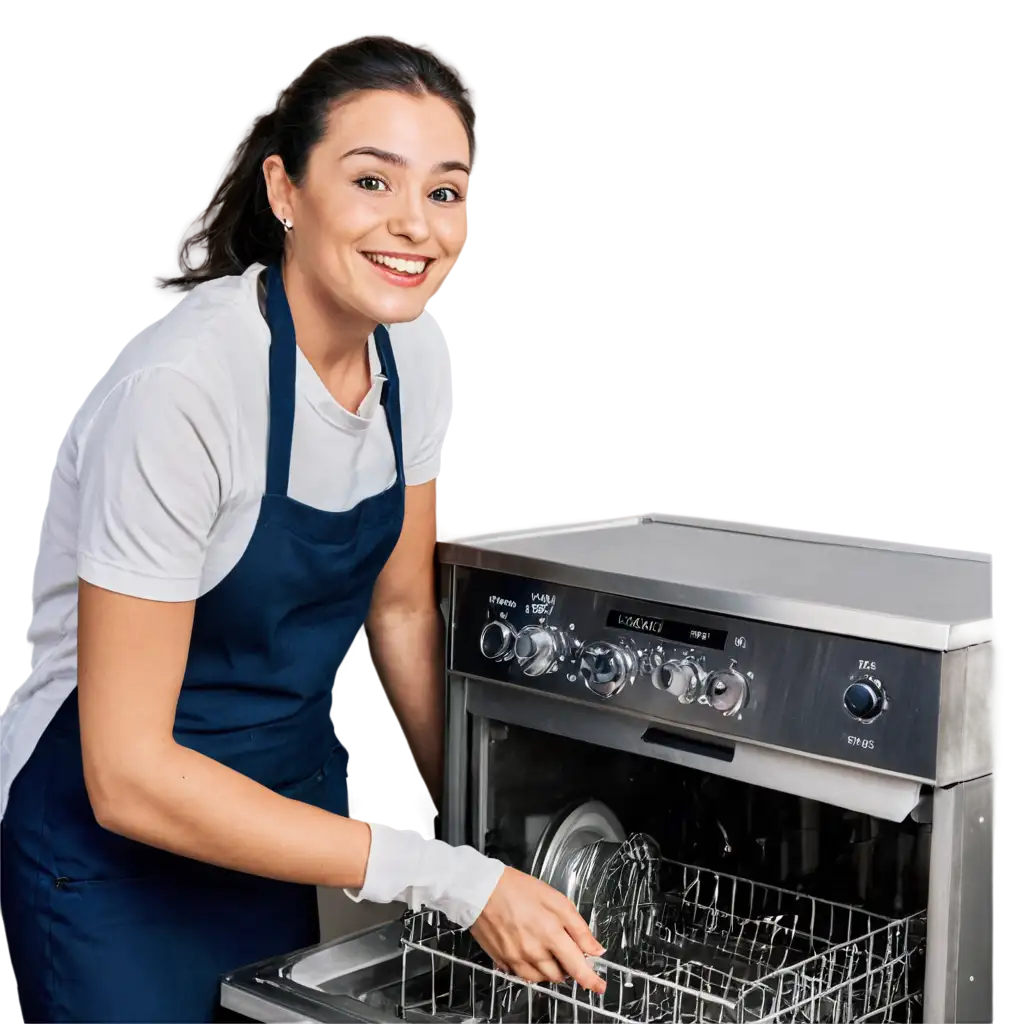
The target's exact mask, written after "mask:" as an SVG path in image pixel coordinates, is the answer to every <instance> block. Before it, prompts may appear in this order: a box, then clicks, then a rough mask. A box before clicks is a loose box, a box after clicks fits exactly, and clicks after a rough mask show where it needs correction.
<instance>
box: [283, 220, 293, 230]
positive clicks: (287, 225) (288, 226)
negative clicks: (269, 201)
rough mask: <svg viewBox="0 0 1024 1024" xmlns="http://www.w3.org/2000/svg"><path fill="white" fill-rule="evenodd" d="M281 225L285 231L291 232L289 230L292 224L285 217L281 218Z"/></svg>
mask: <svg viewBox="0 0 1024 1024" xmlns="http://www.w3.org/2000/svg"><path fill="white" fill-rule="evenodd" d="M281 223H282V224H283V225H284V229H285V231H291V229H292V222H291V221H290V220H289V219H288V218H287V217H282V218H281Z"/></svg>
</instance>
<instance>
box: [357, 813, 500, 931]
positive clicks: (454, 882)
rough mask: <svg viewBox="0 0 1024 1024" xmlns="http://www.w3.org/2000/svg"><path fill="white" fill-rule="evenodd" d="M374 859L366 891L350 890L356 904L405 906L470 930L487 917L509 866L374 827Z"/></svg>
mask: <svg viewBox="0 0 1024 1024" xmlns="http://www.w3.org/2000/svg"><path fill="white" fill-rule="evenodd" d="M370 834H371V838H370V856H369V859H368V860H367V863H366V878H365V881H364V883H363V887H362V889H360V890H359V892H353V891H352V890H350V889H346V890H345V893H346V895H348V896H349V898H350V899H353V900H355V901H357V902H359V901H361V900H368V901H369V902H371V903H392V902H396V901H397V902H400V903H405V904H406V905H407V906H408V907H409V908H410V909H412V910H420V909H422V908H424V907H426V908H427V909H429V910H437V911H440V912H441V913H442V914H444V915H445V917H447V918H448V920H449V921H451V922H452V923H453V924H454V925H456V926H458V927H460V928H470V927H472V926H473V924H475V923H476V920H477V918H478V917H479V916H480V914H481V913H482V912H483V909H484V907H485V906H486V905H487V901H488V900H489V899H490V898H491V893H493V892H494V889H495V887H496V886H497V884H498V882H499V881H500V879H501V876H502V874H503V872H504V870H505V865H504V864H502V863H501V861H499V860H494V859H493V858H491V857H485V856H484V855H483V854H481V853H478V852H477V851H476V850H474V849H473V848H472V847H471V846H458V847H455V846H449V845H448V844H447V843H442V842H441V841H440V840H437V839H424V838H423V836H421V835H420V834H419V833H418V832H411V831H398V830H396V829H393V828H388V827H387V826H386V825H370Z"/></svg>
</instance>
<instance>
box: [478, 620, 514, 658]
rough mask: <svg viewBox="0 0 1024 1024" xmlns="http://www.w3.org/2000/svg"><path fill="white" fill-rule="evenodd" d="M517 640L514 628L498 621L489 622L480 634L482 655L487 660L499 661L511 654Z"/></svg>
mask: <svg viewBox="0 0 1024 1024" xmlns="http://www.w3.org/2000/svg"><path fill="white" fill-rule="evenodd" d="M515 640H516V634H515V632H514V631H513V629H512V627H511V626H510V625H509V624H508V623H507V622H501V621H499V620H497V619H496V620H494V621H493V622H488V623H487V625H486V626H484V628H483V630H482V631H481V633H480V653H481V654H482V655H483V656H484V657H485V658H490V659H491V660H492V661H497V660H498V659H499V658H504V657H506V656H507V655H508V654H509V653H510V652H511V650H512V645H513V644H514V643H515Z"/></svg>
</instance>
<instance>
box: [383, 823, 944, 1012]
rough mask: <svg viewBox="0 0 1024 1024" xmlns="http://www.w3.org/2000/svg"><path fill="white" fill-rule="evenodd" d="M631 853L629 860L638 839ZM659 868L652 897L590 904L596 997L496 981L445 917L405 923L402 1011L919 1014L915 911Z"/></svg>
mask: <svg viewBox="0 0 1024 1024" xmlns="http://www.w3.org/2000/svg"><path fill="white" fill-rule="evenodd" d="M630 844H633V845H632V849H633V851H634V853H635V851H636V849H637V846H636V843H635V838H634V839H633V840H630V843H629V844H626V847H629V846H630ZM632 859H633V862H634V865H635V863H636V861H637V859H638V858H637V857H635V856H634V857H633V858H632ZM641 859H642V858H641ZM646 866H647V867H649V864H647V865H646ZM658 871H659V874H660V878H659V885H658V888H657V890H656V891H655V890H654V888H652V887H651V886H649V885H646V886H645V885H641V886H637V885H635V884H633V885H625V886H623V885H622V884H619V885H618V886H613V887H612V888H613V889H614V890H615V891H616V892H617V893H618V896H619V897H620V899H618V901H616V900H615V899H612V900H608V901H606V902H605V903H603V904H595V909H594V912H593V917H592V918H591V926H592V929H593V930H594V933H595V935H596V936H597V937H598V939H599V941H601V943H602V945H604V946H605V947H606V952H605V954H604V956H603V957H598V958H592V959H591V963H592V966H593V967H594V969H595V971H596V972H597V973H598V974H599V975H601V976H602V977H603V978H604V979H605V981H606V983H607V989H606V991H605V993H604V994H603V995H602V996H597V995H594V994H593V993H590V992H587V991H586V990H584V989H582V988H581V987H580V986H578V985H577V984H576V983H575V982H572V981H567V982H564V983H562V984H552V983H538V984H534V983H530V982H526V981H523V980H521V979H519V978H516V977H514V976H511V975H508V974H505V973H503V972H501V971H499V970H497V969H495V968H494V966H493V965H492V964H491V961H490V959H489V958H488V957H487V955H486V954H485V953H484V952H483V951H482V950H481V949H480V947H479V946H477V945H476V943H475V942H474V941H473V939H472V937H471V936H470V935H469V933H467V932H465V931H462V930H460V929H458V928H456V927H454V926H452V925H451V924H450V923H449V922H448V921H447V920H446V919H445V918H444V917H443V916H441V915H439V914H437V913H434V912H429V911H421V912H418V913H411V914H408V915H407V916H406V918H405V921H404V928H403V937H402V986H401V998H400V1005H399V1007H398V1014H399V1016H400V1017H403V1018H407V1019H415V1020H422V1019H424V1018H426V1019H432V1020H438V1021H452V1022H455V1021H458V1022H476V1021H479V1022H484V1021H487V1022H504V1021H508V1022H511V1021H524V1022H527V1024H545V1022H552V1024H558V1022H567V1024H568V1022H586V1024H591V1022H594V1024H596V1022H605V1021H618V1022H627V1024H632V1022H636V1021H643V1022H649V1024H655V1022H667V1021H672V1022H691V1021H693V1022H698V1021H699V1022H709V1024H710V1022H716V1024H727V1022H728V1024H747V1022H755V1021H756V1022H761V1024H768V1022H780V1024H781V1022H787V1024H803V1022H807V1024H810V1022H829V1024H840V1022H842V1024H848V1022H849V1024H852V1022H869V1021H870V1022H911V1021H914V1020H917V1019H920V1018H919V1015H920V1002H921V989H920V979H921V976H922V974H923V971H922V964H921V961H922V959H923V949H924V943H923V936H924V914H923V913H922V914H916V915H913V916H910V917H905V918H900V919H895V920H894V919H889V918H884V917H881V916H878V915H875V914H870V913H867V912H866V911H863V910H860V909H858V908H856V907H852V906H846V905H843V904H839V903H830V902H826V901H824V900H821V899H816V898H814V897H811V896H808V895H805V894H801V893H797V892H792V891H789V890H785V889H781V888H776V887H773V886H769V885H763V884H760V883H757V882H752V881H749V880H746V879H743V878H738V877H734V876H731V875H726V874H722V873H720V872H712V871H708V870H706V869H702V868H698V867H694V866H692V865H686V864H680V863H677V862H673V861H670V860H659V862H658ZM634 878H635V872H634ZM622 897H624V898H622Z"/></svg>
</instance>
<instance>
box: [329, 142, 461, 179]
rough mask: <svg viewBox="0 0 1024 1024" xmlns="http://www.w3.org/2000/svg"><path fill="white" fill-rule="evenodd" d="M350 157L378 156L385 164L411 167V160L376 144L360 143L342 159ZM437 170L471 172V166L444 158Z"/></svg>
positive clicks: (435, 168) (436, 167)
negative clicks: (380, 148)
mask: <svg viewBox="0 0 1024 1024" xmlns="http://www.w3.org/2000/svg"><path fill="white" fill-rule="evenodd" d="M348 157H376V158H377V159H378V160H380V161H382V162H383V163H385V164H390V165H391V166H392V167H409V161H408V160H407V159H406V158H404V157H402V156H400V155H399V154H397V153H388V151H387V150H378V148H377V146H375V145H360V146H357V147H356V148H354V150H349V151H348V153H346V154H345V155H344V156H343V157H342V158H341V159H342V160H345V159H347V158H348ZM434 170H435V171H441V172H443V173H447V172H450V171H463V172H464V173H465V174H470V170H469V167H467V166H466V164H464V163H463V162H462V161H461V160H444V161H441V163H439V164H437V165H436V166H435V167H434Z"/></svg>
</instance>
